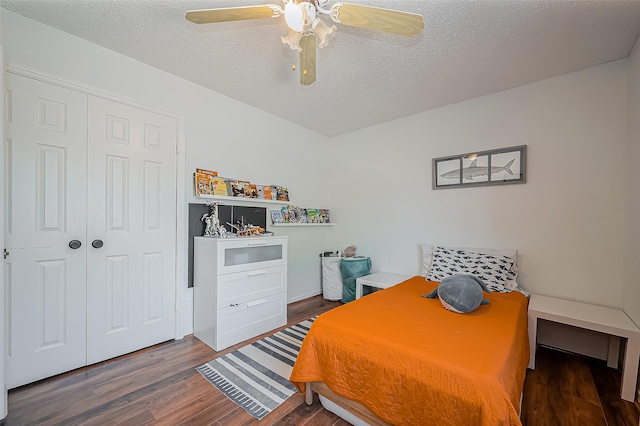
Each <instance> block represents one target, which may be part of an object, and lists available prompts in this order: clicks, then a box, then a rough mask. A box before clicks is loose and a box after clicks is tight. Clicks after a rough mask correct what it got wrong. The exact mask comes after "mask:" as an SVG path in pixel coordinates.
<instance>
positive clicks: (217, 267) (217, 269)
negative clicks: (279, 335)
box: [193, 237, 287, 351]
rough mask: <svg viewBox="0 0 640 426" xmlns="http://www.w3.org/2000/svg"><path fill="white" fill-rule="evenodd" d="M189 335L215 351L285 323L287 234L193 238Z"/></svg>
mask: <svg viewBox="0 0 640 426" xmlns="http://www.w3.org/2000/svg"><path fill="white" fill-rule="evenodd" d="M193 287H194V288H193V299H194V306H193V316H194V335H195V336H196V337H197V338H198V339H200V340H202V341H203V342H204V343H206V344H207V345H209V346H211V347H212V348H213V349H214V350H216V351H220V350H222V349H225V348H228V347H229V346H232V345H235V344H236V343H239V342H242V341H244V340H247V339H250V338H252V337H255V336H257V335H259V334H262V333H265V332H267V331H270V330H273V329H275V328H278V327H281V326H284V325H286V323H287V237H246V238H242V237H238V238H210V237H195V238H194V281H193Z"/></svg>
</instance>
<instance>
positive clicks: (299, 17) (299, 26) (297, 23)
mask: <svg viewBox="0 0 640 426" xmlns="http://www.w3.org/2000/svg"><path fill="white" fill-rule="evenodd" d="M304 18H305V17H304V9H302V8H301V7H300V6H299V5H298V4H296V3H294V2H292V1H291V2H289V3H287V4H286V5H285V6H284V20H285V22H286V23H287V26H288V27H289V28H291V29H292V30H293V31H297V32H299V33H301V32H302V30H303V29H304Z"/></svg>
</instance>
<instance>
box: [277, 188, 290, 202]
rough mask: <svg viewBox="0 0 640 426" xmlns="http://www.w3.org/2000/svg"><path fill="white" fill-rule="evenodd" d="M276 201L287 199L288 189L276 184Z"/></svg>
mask: <svg viewBox="0 0 640 426" xmlns="http://www.w3.org/2000/svg"><path fill="white" fill-rule="evenodd" d="M276 194H277V199H278V201H289V191H288V190H287V188H285V187H284V186H276Z"/></svg>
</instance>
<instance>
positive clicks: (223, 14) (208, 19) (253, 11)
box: [185, 4, 282, 24]
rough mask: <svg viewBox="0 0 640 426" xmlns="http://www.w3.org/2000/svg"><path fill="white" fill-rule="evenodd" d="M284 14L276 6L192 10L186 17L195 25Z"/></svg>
mask: <svg viewBox="0 0 640 426" xmlns="http://www.w3.org/2000/svg"><path fill="white" fill-rule="evenodd" d="M281 14H282V8H280V6H276V5H274V4H266V5H262V6H243V7H227V8H222V9H204V10H190V11H188V12H187V14H186V15H185V18H187V20H188V21H191V22H193V23H195V24H211V23H215V22H227V21H241V20H245V19H261V18H275V17H276V16H280V15H281Z"/></svg>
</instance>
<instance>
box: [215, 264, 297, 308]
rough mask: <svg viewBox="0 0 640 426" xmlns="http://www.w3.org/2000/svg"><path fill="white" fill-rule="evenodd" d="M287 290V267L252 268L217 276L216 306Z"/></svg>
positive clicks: (232, 304) (235, 303)
mask: <svg viewBox="0 0 640 426" xmlns="http://www.w3.org/2000/svg"><path fill="white" fill-rule="evenodd" d="M286 291H287V267H286V266H276V267H273V268H262V269H253V270H251V271H245V272H236V273H234V274H226V275H221V276H219V277H218V300H217V306H216V308H218V309H220V308H224V307H227V306H234V305H237V304H239V303H244V302H249V301H251V300H255V299H260V298H263V297H267V296H271V295H272V294H278V293H283V292H286Z"/></svg>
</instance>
